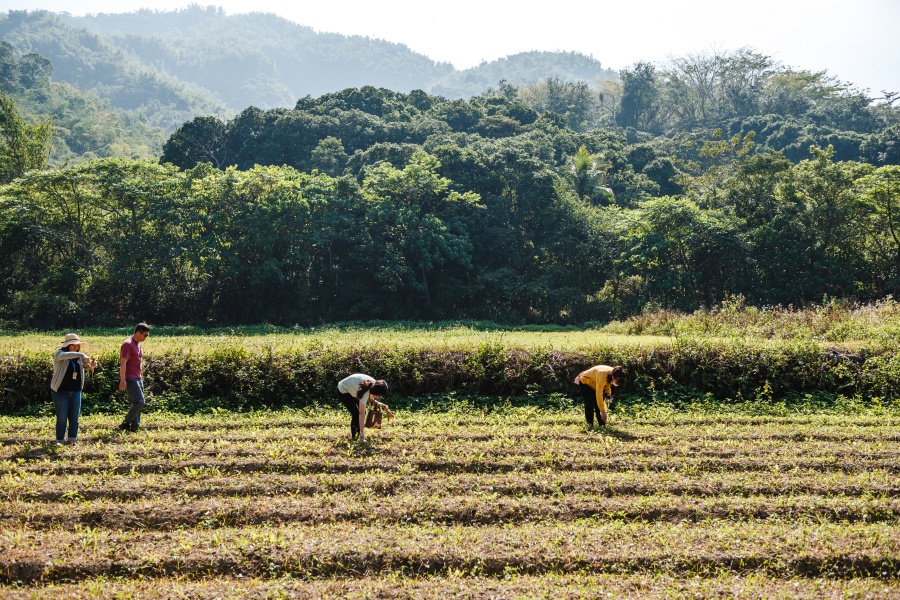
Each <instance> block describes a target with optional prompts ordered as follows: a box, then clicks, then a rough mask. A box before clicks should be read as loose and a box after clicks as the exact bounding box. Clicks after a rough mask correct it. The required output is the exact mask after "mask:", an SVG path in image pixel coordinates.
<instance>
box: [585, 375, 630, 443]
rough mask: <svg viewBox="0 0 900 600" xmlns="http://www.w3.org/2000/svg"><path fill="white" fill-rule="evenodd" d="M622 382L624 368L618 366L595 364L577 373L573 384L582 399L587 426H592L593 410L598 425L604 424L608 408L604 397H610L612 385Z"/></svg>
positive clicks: (618, 384) (623, 379) (623, 381)
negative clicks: (598, 422)
mask: <svg viewBox="0 0 900 600" xmlns="http://www.w3.org/2000/svg"><path fill="white" fill-rule="evenodd" d="M623 383H625V369H624V368H622V367H619V366H616V367H608V366H606V365H597V366H596V367H591V368H590V369H587V370H586V371H582V372H581V373H579V374H578V377H576V378H575V385H577V386H578V391H579V392H580V393H581V397H582V398H583V399H584V418H585V419H586V420H587V425H588V427H589V428H590V427H593V426H594V412H596V413H597V419H598V420H599V421H600V426H601V427H602V426H604V425H606V417H607V414H606V413H607V410H608V409H609V405H608V404H607V402H606V398H607V397H609V398H612V386H616V387H618V386H620V385H622V384H623Z"/></svg>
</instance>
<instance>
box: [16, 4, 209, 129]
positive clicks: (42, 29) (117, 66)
mask: <svg viewBox="0 0 900 600" xmlns="http://www.w3.org/2000/svg"><path fill="white" fill-rule="evenodd" d="M0 39H2V40H4V41H6V42H8V43H10V44H11V45H12V46H13V47H14V48H15V49H16V51H17V52H19V53H21V54H27V53H36V54H39V55H41V56H43V57H45V58H47V59H48V60H49V61H50V63H51V65H52V67H53V69H52V70H53V81H56V82H62V83H68V84H71V85H72V86H74V87H75V88H77V89H79V90H82V91H84V92H94V93H96V94H97V96H98V97H100V98H101V99H106V100H109V102H110V104H111V105H112V106H113V107H115V108H120V109H125V110H128V111H132V112H136V113H142V114H143V115H144V116H145V118H146V120H147V122H148V123H149V124H150V125H152V126H158V127H160V128H161V129H163V130H164V131H167V132H171V131H173V130H174V129H175V128H177V127H178V126H179V125H181V124H182V123H184V122H185V121H186V120H189V119H191V118H193V117H195V116H197V115H198V114H210V113H212V114H215V113H217V112H223V111H224V110H226V107H225V106H224V105H223V104H222V103H221V102H220V101H217V100H216V98H215V97H214V96H213V94H211V93H210V92H209V91H207V90H204V89H202V88H200V87H198V86H196V85H194V84H192V83H190V82H186V81H183V80H179V79H178V78H176V77H173V76H171V75H167V74H165V73H163V72H161V71H160V70H159V69H157V68H155V67H153V66H152V65H148V64H144V63H143V62H142V61H141V60H140V59H139V58H138V57H136V56H135V55H134V54H132V53H131V52H128V51H127V50H125V49H123V48H121V47H120V46H118V45H117V44H116V43H115V42H114V41H113V40H112V39H111V38H108V37H105V36H102V35H98V34H94V33H91V32H89V31H87V30H86V29H84V28H80V27H75V26H72V25H70V24H67V23H66V22H64V21H63V20H62V19H61V18H60V17H59V16H57V15H55V14H53V13H49V12H45V11H39V12H26V11H10V12H9V14H8V15H7V16H6V17H5V18H4V17H0Z"/></svg>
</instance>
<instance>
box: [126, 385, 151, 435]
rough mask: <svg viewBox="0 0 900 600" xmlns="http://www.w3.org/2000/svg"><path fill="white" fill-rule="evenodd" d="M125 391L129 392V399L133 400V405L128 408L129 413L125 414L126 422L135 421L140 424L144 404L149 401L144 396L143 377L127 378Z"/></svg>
mask: <svg viewBox="0 0 900 600" xmlns="http://www.w3.org/2000/svg"><path fill="white" fill-rule="evenodd" d="M125 392H126V393H127V394H128V399H129V400H131V407H130V408H129V409H128V414H127V415H125V423H129V424H131V423H134V425H135V426H138V425H140V424H141V411H142V410H143V409H144V404H146V403H147V401H146V399H145V398H144V381H143V380H142V379H126V380H125Z"/></svg>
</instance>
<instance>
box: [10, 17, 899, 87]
mask: <svg viewBox="0 0 900 600" xmlns="http://www.w3.org/2000/svg"><path fill="white" fill-rule="evenodd" d="M200 4H203V3H202V2H201V3H200ZM209 4H214V5H216V6H221V7H222V8H224V9H225V11H226V13H227V14H238V13H246V12H271V13H275V14H278V15H280V16H282V17H284V18H286V19H289V20H291V21H294V22H296V23H299V24H301V25H307V26H310V27H313V28H314V29H316V30H317V31H321V32H335V33H342V34H347V35H362V36H369V37H374V38H381V39H385V40H388V41H391V42H397V43H401V44H405V45H406V46H408V47H409V48H410V49H412V50H414V51H416V52H419V53H421V54H424V55H426V56H428V57H430V58H432V59H433V60H435V61H442V62H450V63H452V64H453V65H454V66H455V67H456V68H458V69H464V68H467V67H471V66H474V65H477V64H478V63H480V62H481V61H491V60H494V59H497V58H500V57H503V56H508V55H510V54H515V53H517V52H523V51H529V50H554V51H555V50H562V51H576V52H580V53H583V54H586V55H589V56H593V57H594V58H596V59H597V60H599V61H600V62H601V63H602V65H603V66H604V67H606V68H612V69H622V68H624V67H627V66H629V65H631V64H633V63H634V62H635V61H638V60H646V61H651V62H663V61H665V60H666V58H667V57H669V56H679V55H684V54H687V53H695V52H704V51H708V50H710V49H713V48H716V49H721V50H735V49H737V48H741V47H745V46H749V47H752V48H755V49H756V50H757V51H759V52H762V53H764V54H767V55H769V56H772V57H774V58H775V59H776V60H777V61H779V62H780V63H781V64H783V65H786V66H790V67H794V68H799V69H806V70H811V71H822V70H827V71H828V73H829V74H830V75H832V76H835V77H837V78H839V79H841V80H842V81H849V82H852V83H854V84H856V85H857V86H858V87H860V88H868V89H869V90H870V94H871V95H873V96H880V95H881V94H880V92H881V91H882V90H888V91H900V69H898V68H897V67H898V65H897V63H898V59H900V36H898V35H897V34H896V28H897V26H898V25H900V2H895V1H893V0H858V1H856V2H853V3H847V2H840V1H837V0H819V1H815V2H813V1H807V0H802V1H793V0H757V1H756V2H741V3H732V2H723V1H722V0H715V1H713V0H697V1H684V0H683V1H681V2H672V1H669V0H653V1H643V2H642V1H634V2H629V3H625V2H620V3H611V2H597V1H595V0H594V1H590V2H584V1H570V2H564V3H548V4H532V5H530V6H531V8H529V4H527V3H523V2H519V1H516V2H508V1H501V2H485V1H483V0H479V1H474V0H457V1H456V2H452V3H438V2H421V1H420V0H416V1H414V2H413V1H408V0H382V1H381V2H371V1H365V2H362V1H358V0H345V1H344V2H340V3H334V2H308V1H301V2H296V3H289V2H283V1H279V0H253V1H250V0H220V1H218V2H210V3H209ZM2 6H3V8H4V9H15V10H22V9H27V10H37V9H46V10H50V11H54V12H62V11H66V12H69V13H71V14H73V15H83V14H86V13H103V12H106V13H121V12H132V11H135V10H138V9H141V8H150V9H155V10H172V9H177V8H185V7H187V6H188V3H187V2H184V1H183V0H182V1H179V0H90V1H87V0H4V1H3V2H2Z"/></svg>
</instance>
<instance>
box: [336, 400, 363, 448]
mask: <svg viewBox="0 0 900 600" xmlns="http://www.w3.org/2000/svg"><path fill="white" fill-rule="evenodd" d="M337 397H338V400H340V401H341V404H343V405H344V408H346V409H347V410H348V411H349V412H350V438H351V439H354V440H355V439H356V438H358V437H359V426H360V422H359V400H357V399H356V398H354V397H353V396H351V395H350V394H347V393H345V392H340V393H338V395H337Z"/></svg>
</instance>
